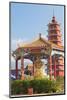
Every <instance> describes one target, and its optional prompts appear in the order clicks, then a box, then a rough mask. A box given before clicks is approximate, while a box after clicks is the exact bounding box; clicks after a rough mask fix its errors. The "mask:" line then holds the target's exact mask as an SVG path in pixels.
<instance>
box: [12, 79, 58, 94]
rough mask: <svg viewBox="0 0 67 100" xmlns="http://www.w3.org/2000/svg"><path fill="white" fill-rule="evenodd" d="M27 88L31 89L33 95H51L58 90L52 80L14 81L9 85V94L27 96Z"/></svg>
mask: <svg viewBox="0 0 67 100" xmlns="http://www.w3.org/2000/svg"><path fill="white" fill-rule="evenodd" d="M28 88H33V93H51V92H56V91H57V89H58V88H57V85H56V81H54V80H48V79H34V80H14V81H13V82H12V83H11V94H12V95H15V94H27V93H28Z"/></svg>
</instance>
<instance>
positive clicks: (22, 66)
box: [21, 57, 24, 80]
mask: <svg viewBox="0 0 67 100" xmlns="http://www.w3.org/2000/svg"><path fill="white" fill-rule="evenodd" d="M21 79H22V80H24V58H23V57H21Z"/></svg>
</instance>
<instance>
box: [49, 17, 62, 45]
mask: <svg viewBox="0 0 67 100" xmlns="http://www.w3.org/2000/svg"><path fill="white" fill-rule="evenodd" d="M48 40H49V41H50V42H53V43H55V44H57V45H59V46H62V40H61V31H60V25H59V24H58V22H57V21H56V19H55V16H53V17H52V21H51V23H49V24H48Z"/></svg>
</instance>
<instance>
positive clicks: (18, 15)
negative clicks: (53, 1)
mask: <svg viewBox="0 0 67 100" xmlns="http://www.w3.org/2000/svg"><path fill="white" fill-rule="evenodd" d="M53 10H54V15H55V17H56V20H57V21H58V23H60V24H61V32H62V37H63V36H64V6H55V5H36V4H23V3H12V4H11V40H12V44H11V45H12V50H14V49H15V48H16V45H17V44H18V42H19V43H20V42H26V41H29V40H33V39H34V38H35V37H37V36H38V34H39V33H42V36H44V37H46V36H47V34H48V33H47V29H48V27H47V24H48V23H49V22H51V19H52V16H53Z"/></svg>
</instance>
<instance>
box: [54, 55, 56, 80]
mask: <svg viewBox="0 0 67 100" xmlns="http://www.w3.org/2000/svg"><path fill="white" fill-rule="evenodd" d="M54 78H55V79H56V57H55V56H54Z"/></svg>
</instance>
